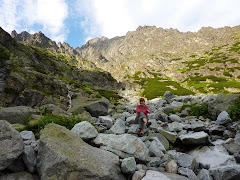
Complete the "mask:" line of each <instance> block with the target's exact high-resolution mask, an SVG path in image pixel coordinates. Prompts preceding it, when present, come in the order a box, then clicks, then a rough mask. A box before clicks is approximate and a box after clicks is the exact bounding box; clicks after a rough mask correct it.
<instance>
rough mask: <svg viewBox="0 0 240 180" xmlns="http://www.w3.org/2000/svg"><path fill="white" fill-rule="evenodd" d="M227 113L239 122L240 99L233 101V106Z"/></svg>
mask: <svg viewBox="0 0 240 180" xmlns="http://www.w3.org/2000/svg"><path fill="white" fill-rule="evenodd" d="M228 113H229V115H230V117H231V118H232V119H233V120H239V118H240V97H239V98H238V99H237V100H235V102H234V105H232V106H231V107H230V108H229V109H228Z"/></svg>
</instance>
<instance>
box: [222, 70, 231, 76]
mask: <svg viewBox="0 0 240 180" xmlns="http://www.w3.org/2000/svg"><path fill="white" fill-rule="evenodd" d="M223 75H224V76H229V77H232V75H231V74H230V73H229V72H227V71H224V72H223Z"/></svg>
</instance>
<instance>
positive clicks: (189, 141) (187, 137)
mask: <svg viewBox="0 0 240 180" xmlns="http://www.w3.org/2000/svg"><path fill="white" fill-rule="evenodd" d="M179 139H180V140H181V142H182V143H183V144H186V145H207V144H209V143H210V141H209V136H208V134H207V133H205V132H203V131H201V132H195V133H188V134H184V135H180V136H179Z"/></svg>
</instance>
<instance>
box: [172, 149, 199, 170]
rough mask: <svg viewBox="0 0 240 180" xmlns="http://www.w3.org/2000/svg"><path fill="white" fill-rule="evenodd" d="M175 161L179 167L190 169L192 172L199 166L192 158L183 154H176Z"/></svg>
mask: <svg viewBox="0 0 240 180" xmlns="http://www.w3.org/2000/svg"><path fill="white" fill-rule="evenodd" d="M176 161H177V164H178V165H179V166H181V167H185V168H189V169H192V170H193V171H195V170H196V169H197V168H198V166H199V163H198V162H197V161H196V159H195V158H194V157H193V156H191V155H188V154H185V153H178V154H177V158H176Z"/></svg>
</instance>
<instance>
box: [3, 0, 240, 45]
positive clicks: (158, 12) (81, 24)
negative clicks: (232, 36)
mask: <svg viewBox="0 0 240 180" xmlns="http://www.w3.org/2000/svg"><path fill="white" fill-rule="evenodd" d="M239 7H240V0H0V27H2V28H3V29H4V30H5V31H7V32H8V33H11V32H12V31H13V30H16V31H17V33H21V32H22V31H27V32H29V33H31V34H34V33H37V32H39V31H41V32H42V33H43V34H45V35H46V36H47V37H49V38H50V39H52V40H54V41H56V43H58V42H67V43H68V44H69V45H70V46H72V47H74V48H76V47H81V46H82V45H83V44H85V43H86V42H87V41H88V40H90V39H92V38H95V37H102V36H105V37H107V38H113V37H115V36H124V35H126V33H127V32H128V31H135V30H136V29H137V28H138V27H139V26H145V25H146V26H156V27H158V28H159V27H162V28H164V29H169V28H174V29H178V30H179V31H181V32H187V31H191V32H197V31H198V30H199V29H200V28H201V27H213V28H220V27H224V26H230V27H233V26H237V25H240V13H239Z"/></svg>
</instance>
